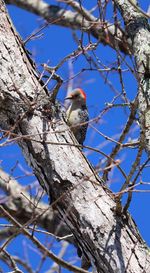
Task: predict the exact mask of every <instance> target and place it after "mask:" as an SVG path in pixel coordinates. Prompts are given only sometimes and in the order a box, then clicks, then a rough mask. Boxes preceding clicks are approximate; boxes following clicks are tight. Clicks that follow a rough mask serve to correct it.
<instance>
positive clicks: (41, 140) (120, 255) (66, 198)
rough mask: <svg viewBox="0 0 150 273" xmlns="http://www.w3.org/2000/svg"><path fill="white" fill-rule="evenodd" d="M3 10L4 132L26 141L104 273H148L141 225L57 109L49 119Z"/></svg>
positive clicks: (0, 114)
mask: <svg viewBox="0 0 150 273" xmlns="http://www.w3.org/2000/svg"><path fill="white" fill-rule="evenodd" d="M0 7H1V11H0V60H1V61H0V70H1V73H0V90H1V94H0V121H1V124H0V125H1V127H2V128H3V129H6V130H9V131H12V132H14V131H15V133H16V134H17V135H19V136H20V139H19V140H18V143H19V145H20V146H21V148H22V151H23V154H24V156H25V158H26V160H27V161H28V163H29V164H30V165H31V166H32V168H33V171H34V173H35V175H36V176H37V178H38V180H39V182H40V183H41V185H44V187H45V188H46V189H47V193H48V194H49V196H50V198H51V202H53V204H52V205H53V207H55V209H57V210H58V212H59V214H60V216H61V218H62V219H63V221H64V222H65V223H66V224H67V225H68V227H69V229H70V231H71V232H72V233H73V235H74V237H75V239H76V242H77V244H78V246H79V248H80V249H81V250H82V252H83V253H84V254H85V255H86V256H87V257H88V258H89V259H90V260H91V263H92V265H93V267H94V268H96V270H97V271H98V272H105V273H108V272H109V273H114V272H115V273H117V272H118V273H123V272H128V273H131V272H132V273H137V272H138V273H143V272H144V271H145V272H148V270H149V267H150V255H149V252H148V248H147V246H146V245H145V243H144V242H143V240H142V238H141V237H140V235H139V233H138V230H137V228H136V225H135V223H134V222H133V220H132V219H131V217H130V216H129V214H127V215H116V213H115V207H116V202H115V200H114V198H113V195H112V194H111V192H110V191H108V190H107V189H106V188H105V187H104V186H103V185H102V184H101V182H100V179H98V177H97V176H96V175H95V173H94V172H93V169H92V168H91V166H90V164H89V163H88V161H87V160H86V158H85V157H84V156H83V154H82V152H81V151H80V149H78V147H76V146H74V145H73V144H74V143H75V140H74V138H73V136H72V133H71V132H70V130H68V127H67V126H66V124H65V123H64V121H63V120H61V118H60V117H59V115H58V113H56V111H55V107H54V106H53V109H54V110H53V111H52V112H53V114H52V115H51V120H50V119H49V118H47V116H46V114H45V112H44V110H43V105H45V103H49V100H50V97H49V95H48V93H47V90H46V89H44V88H43V87H42V85H41V83H40V82H39V81H38V77H37V75H36V73H35V70H34V68H33V66H32V63H31V62H30V60H29V59H28V58H27V56H26V52H25V50H24V48H23V47H22V44H21V41H20V39H19V37H18V35H17V33H16V32H15V30H14V28H13V26H12V25H11V23H10V20H9V18H8V15H7V13H6V11H5V8H4V3H3V1H2V0H0ZM51 107H52V105H51ZM42 110H43V111H42ZM66 144H67V145H66Z"/></svg>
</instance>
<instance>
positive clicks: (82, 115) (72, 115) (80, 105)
mask: <svg viewBox="0 0 150 273" xmlns="http://www.w3.org/2000/svg"><path fill="white" fill-rule="evenodd" d="M66 99H70V100H71V105H70V106H69V108H68V110H67V111H66V121H67V124H68V125H69V126H70V127H71V130H72V132H73V134H74V136H75V137H76V139H77V140H78V142H79V144H81V145H82V144H83V142H84V140H85V137H86V131H87V127H88V121H89V114H88V110H87V107H86V94H85V93H84V91H83V90H82V89H80V88H76V89H74V90H73V91H72V93H71V94H70V95H69V96H68V97H67V98H66Z"/></svg>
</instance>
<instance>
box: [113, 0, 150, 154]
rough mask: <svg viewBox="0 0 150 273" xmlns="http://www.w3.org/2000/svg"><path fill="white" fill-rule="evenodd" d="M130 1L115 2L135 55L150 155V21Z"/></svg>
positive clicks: (141, 117) (143, 126)
mask: <svg viewBox="0 0 150 273" xmlns="http://www.w3.org/2000/svg"><path fill="white" fill-rule="evenodd" d="M133 2H134V5H132V4H131V3H130V1H128V0H124V1H122V0H115V3H116V5H117V7H118V8H119V9H120V12H121V14H122V16H123V19H124V22H125V24H126V31H127V34H128V36H129V37H130V39H131V41H132V48H133V55H134V57H135V62H136V67H137V80H138V83H139V88H138V100H139V106H138V108H139V111H140V126H141V130H142V131H143V132H144V135H145V143H144V144H145V148H146V151H147V153H148V154H149V155H150V27H149V23H148V19H147V18H146V17H144V16H143V14H142V13H140V12H139V10H138V9H136V7H135V5H137V1H133Z"/></svg>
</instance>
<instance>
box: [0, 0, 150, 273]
mask: <svg viewBox="0 0 150 273" xmlns="http://www.w3.org/2000/svg"><path fill="white" fill-rule="evenodd" d="M47 2H48V3H49V1H47ZM93 2H95V3H96V1H83V4H85V5H86V8H91V7H92V5H93V6H94V4H93ZM139 2H140V5H141V7H142V8H143V10H145V11H147V9H148V4H149V0H141V1H139ZM52 3H54V4H56V1H51V4H52ZM91 3H92V5H91ZM8 10H9V12H10V15H11V18H12V21H13V22H14V24H15V26H16V28H17V30H18V32H19V33H20V35H21V36H22V39H23V40H24V39H26V38H27V37H28V36H29V35H30V34H31V33H32V32H33V31H35V30H36V29H38V28H39V27H40V26H41V25H42V24H43V20H42V19H41V18H39V17H37V16H35V15H33V14H31V13H28V12H26V11H23V10H21V9H19V8H16V7H13V6H9V7H8ZM107 17H108V18H109V19H110V21H112V19H111V8H109V9H108V14H107ZM108 18H107V19H108ZM41 33H42V36H41V37H40V38H39V39H36V40H33V41H29V43H28V44H27V48H28V50H29V51H30V52H31V53H32V58H33V59H34V60H35V62H36V64H37V68H38V70H40V71H41V69H42V68H41V63H47V62H48V61H49V63H50V66H55V65H56V64H57V63H58V62H59V61H60V60H61V59H62V58H63V57H65V56H66V55H68V54H69V53H71V52H72V51H73V50H76V49H77V44H76V42H75V41H74V40H73V39H72V31H71V30H70V29H66V28H64V27H62V28H61V27H58V26H49V27H47V28H46V29H45V30H43V31H42V32H41ZM75 34H76V35H77V37H78V38H80V37H81V33H80V32H79V31H76V32H75ZM91 40H92V41H93V42H96V40H94V38H91ZM87 43H88V39H87V35H86V34H85V35H84V45H86V44H87ZM95 53H96V55H97V57H98V58H99V60H100V61H101V62H102V63H104V64H105V65H107V66H108V67H109V66H113V64H114V62H115V61H116V53H115V51H114V50H112V49H110V48H109V47H108V46H105V47H104V46H103V45H99V47H98V49H97V50H96V52H95ZM126 59H127V61H128V62H129V63H131V61H130V60H129V58H128V57H127V58H126ZM83 67H84V68H86V69H87V68H89V65H88V64H87V62H86V60H85V58H84V57H82V56H81V57H79V58H77V59H73V60H72V62H66V63H65V64H64V65H63V67H62V68H61V69H60V70H59V71H58V73H59V74H60V75H61V77H62V78H63V79H64V82H65V83H64V84H63V85H62V87H61V89H60V92H59V94H58V99H59V100H60V101H61V103H63V100H64V97H65V95H66V91H67V89H68V79H69V78H70V70H72V71H73V74H74V75H75V74H76V73H78V72H79V71H80V70H81V69H82V68H83ZM123 68H126V67H123ZM107 77H108V79H109V81H110V83H112V85H113V86H114V89H115V91H112V89H111V88H110V87H109V86H108V85H107V84H106V82H105V80H104V79H103V78H102V77H101V75H100V74H99V73H97V72H95V71H86V72H84V73H82V74H80V75H79V76H78V77H76V78H75V79H74V80H73V81H72V85H73V87H78V86H80V87H81V88H83V89H84V90H85V92H86V93H87V105H88V109H89V113H90V118H91V119H92V118H95V117H97V116H98V115H99V114H100V113H102V111H103V110H104V108H105V107H106V103H110V102H111V101H112V99H113V98H114V96H115V93H114V92H118V93H119V92H121V85H120V81H119V77H118V74H117V73H116V72H113V73H111V74H110V73H109V74H108V75H107ZM123 81H124V86H125V90H126V93H127V97H128V98H129V99H130V100H132V99H133V98H134V97H135V94H136V92H137V84H136V81H135V79H134V78H133V76H132V75H130V73H128V72H125V73H124V74H123ZM52 87H53V85H52V84H50V85H49V88H50V89H51V88H52ZM116 103H122V99H121V98H120V97H119V98H118V99H117V100H116ZM128 113H129V110H128V107H124V108H121V107H120V108H118V107H116V108H113V109H111V110H110V111H109V112H107V113H106V114H104V115H103V116H102V118H101V119H100V121H99V122H98V123H97V124H93V125H94V126H95V127H96V128H97V129H98V130H100V131H101V132H102V133H103V134H105V135H107V136H109V137H113V138H115V139H116V140H117V139H118V137H119V134H120V133H121V130H122V128H123V125H124V123H125V122H126V120H127V118H128ZM138 135H139V126H138V124H137V123H136V122H135V123H134V124H133V126H132V130H131V132H130V135H129V137H127V138H126V141H129V140H130V138H136V137H137V136H138ZM85 145H89V146H92V147H99V149H100V150H102V151H103V152H105V153H106V154H109V153H110V152H111V150H112V147H113V146H114V144H112V143H109V142H108V141H106V140H105V139H104V138H103V137H102V136H100V135H99V134H98V133H96V132H95V131H94V130H93V129H91V128H89V130H88V134H87V138H86V142H85ZM85 152H87V153H88V158H89V160H90V161H91V162H92V164H94V165H96V164H98V163H100V162H101V161H103V160H104V159H103V156H101V155H100V154H98V153H90V154H89V151H88V150H85ZM135 156H136V150H135V149H126V150H122V151H121V152H120V153H119V155H118V156H117V159H120V160H121V166H122V168H123V169H124V170H125V172H127V173H128V172H129V170H130V168H131V165H132V164H133V162H134V160H135ZM145 159H146V154H145V153H144V154H143V159H142V162H144V160H145ZM0 160H2V163H1V165H2V168H3V169H4V170H5V171H7V172H8V173H10V172H11V170H12V169H13V175H14V176H15V177H18V176H22V175H23V173H24V172H23V168H24V169H25V170H28V171H30V169H29V167H28V166H27V164H26V162H25V160H24V158H23V157H22V153H21V150H20V149H19V147H18V146H17V145H10V146H7V147H4V148H1V153H0ZM16 162H19V163H17V164H16ZM141 179H142V180H143V181H146V182H150V181H149V168H146V169H145V171H144V172H143V174H142V175H141ZM19 181H20V183H21V184H23V185H28V184H30V183H32V182H33V181H35V177H32V176H31V177H27V178H20V180H19ZM110 181H111V183H110V188H111V189H112V190H113V191H118V190H119V189H120V187H121V185H122V183H123V182H124V178H123V177H122V176H121V175H120V173H119V171H118V170H117V168H114V169H113V171H112V173H111V174H110ZM138 182H139V180H138ZM142 189H149V188H148V186H145V188H144V187H142ZM125 198H126V197H124V200H125ZM149 206H150V193H148V192H143V193H134V194H133V199H132V202H131V205H130V212H131V215H132V216H133V218H134V220H135V221H136V223H137V226H138V228H139V230H140V233H141V234H142V237H143V239H144V240H145V241H146V243H147V244H148V245H150V236H149V230H150V221H149V220H148V218H149V217H147V216H148V215H149V214H148V215H147V213H149V212H148V209H149ZM43 240H44V239H43ZM21 242H22V237H21V236H20V237H19V238H18V239H17V240H16V252H17V251H19V252H20V248H21ZM25 244H26V245H28V240H27V242H26V243H25ZM10 248H13V245H11V246H10ZM54 249H55V251H56V252H57V251H58V246H57V243H55V247H54ZM69 249H70V250H69V251H70V252H69V253H72V254H71V255H72V256H73V254H74V250H73V249H72V248H71V247H70V248H69ZM30 251H31V253H32V255H33V250H32V247H31V248H30ZM35 255H36V254H35ZM29 256H30V254H29ZM33 260H34V259H33ZM33 260H32V261H31V263H32V262H33ZM35 260H36V258H35ZM34 262H35V261H34ZM35 264H36V265H34V266H35V267H36V266H37V263H36V262H35ZM0 266H1V264H0ZM3 267H4V264H3V265H2V268H3ZM47 267H48V264H47V263H45V265H44V267H42V269H41V271H40V272H45V270H46V268H47ZM5 270H7V269H5ZM63 272H65V271H64V270H63Z"/></svg>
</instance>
